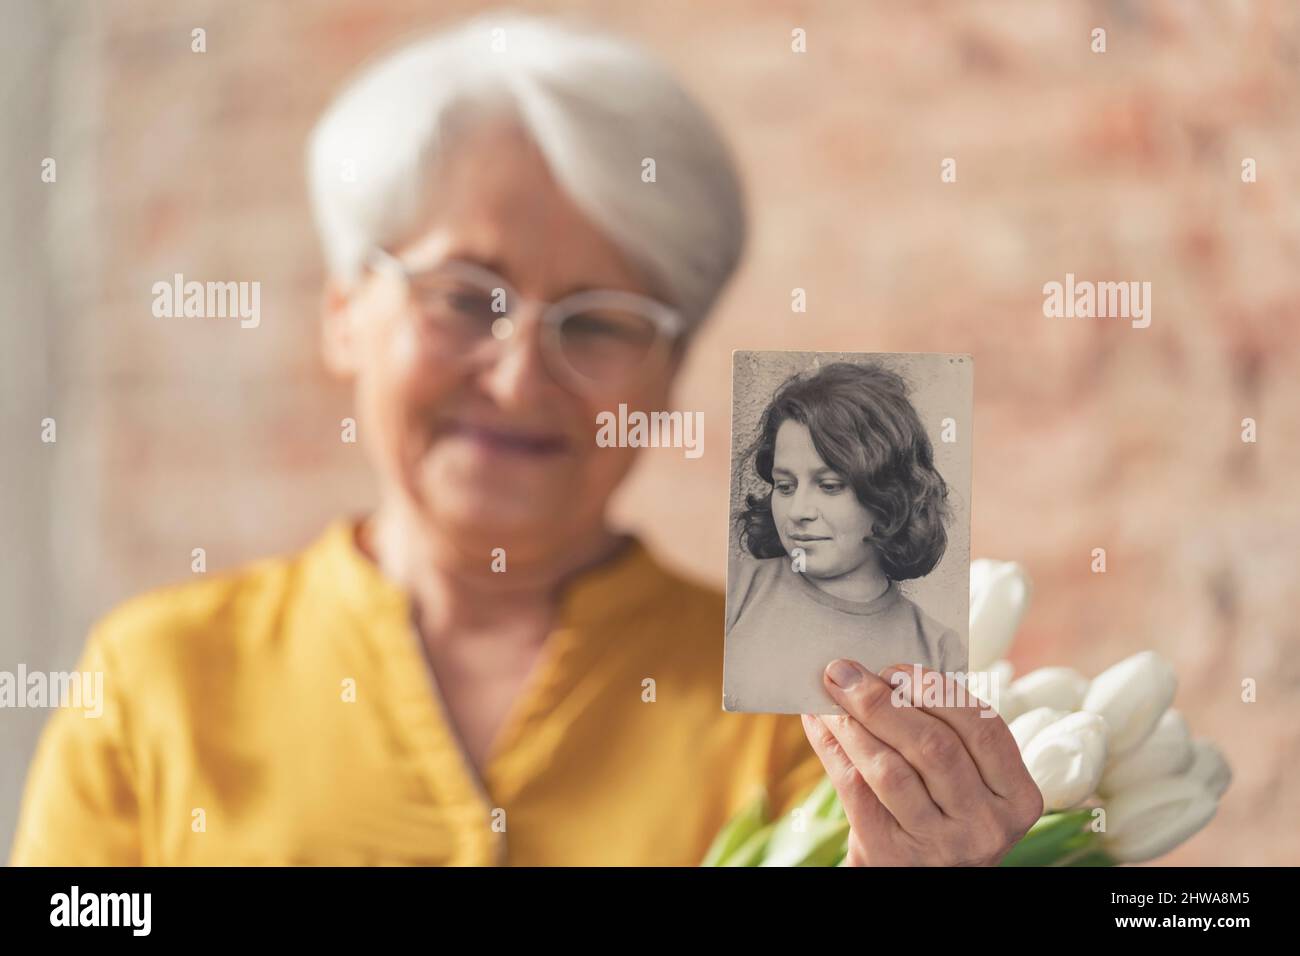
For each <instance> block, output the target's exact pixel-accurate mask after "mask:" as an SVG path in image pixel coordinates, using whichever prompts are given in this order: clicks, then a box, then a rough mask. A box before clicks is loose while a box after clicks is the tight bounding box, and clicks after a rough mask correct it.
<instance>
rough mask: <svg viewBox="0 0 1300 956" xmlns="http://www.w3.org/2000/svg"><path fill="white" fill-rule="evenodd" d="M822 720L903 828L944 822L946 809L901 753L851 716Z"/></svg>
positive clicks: (920, 829) (919, 828) (916, 829)
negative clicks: (937, 804)
mask: <svg viewBox="0 0 1300 956" xmlns="http://www.w3.org/2000/svg"><path fill="white" fill-rule="evenodd" d="M822 723H823V724H825V725H826V729H827V730H829V731H830V732H831V734H832V736H834V738H835V740H836V742H838V743H839V745H840V747H841V749H842V750H843V751H844V753H845V754H846V755H847V756H848V758H849V760H851V761H852V762H853V765H854V766H855V767H857V768H858V773H860V774H861V775H862V779H864V780H865V781H866V782H867V786H869V787H870V788H871V790H872V792H873V793H875V795H876V797H877V798H878V799H879V800H880V802H881V803H882V804H883V805H884V807H885V809H886V810H888V811H889V813H890V815H891V816H892V817H893V818H894V819H895V820H897V821H898V825H899V826H900V827H902V828H903V829H904V830H906V831H908V832H909V833H921V832H926V831H927V830H929V829H933V828H934V827H935V826H937V825H938V824H939V823H940V822H942V819H943V812H942V811H941V810H940V809H939V807H937V806H936V805H935V802H934V800H933V798H932V797H931V796H930V792H929V791H928V790H927V789H926V787H925V783H924V782H923V781H922V780H921V777H920V775H919V774H918V773H917V772H916V769H915V768H914V767H913V766H912V765H911V764H909V763H908V762H907V760H906V759H905V758H904V757H903V755H902V754H900V753H899V752H898V751H896V750H895V749H894V748H892V747H890V746H888V745H886V744H885V743H883V742H882V741H881V740H880V738H878V737H876V736H875V734H873V733H871V731H869V730H867V728H865V727H863V726H862V724H860V723H859V722H858V720H857V719H856V718H855V717H853V716H851V715H849V716H826V717H823V718H822Z"/></svg>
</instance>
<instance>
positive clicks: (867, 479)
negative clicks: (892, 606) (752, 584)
mask: <svg viewBox="0 0 1300 956" xmlns="http://www.w3.org/2000/svg"><path fill="white" fill-rule="evenodd" d="M789 419H793V420H794V421H796V422H799V423H800V424H802V425H804V426H806V427H807V428H808V431H809V432H810V433H811V435H812V441H813V445H814V447H815V448H816V449H817V454H819V455H820V456H821V458H822V460H823V461H824V462H826V464H827V465H828V466H830V467H831V468H833V469H834V470H835V471H836V472H838V473H839V475H840V477H841V478H843V479H844V481H845V482H847V483H848V485H849V486H850V487H852V488H853V490H854V492H855V494H856V495H857V499H858V501H859V502H861V504H862V505H863V506H864V507H866V508H868V509H870V510H871V512H872V513H873V514H874V515H875V516H876V518H877V520H876V522H875V524H874V525H873V537H872V539H871V540H872V543H873V545H874V546H875V548H876V551H877V553H878V554H879V556H880V566H881V569H882V570H883V571H884V573H885V574H886V575H887V576H888V577H889V578H890V579H891V580H894V581H906V580H909V579H911V578H922V577H925V576H926V575H927V574H929V573H930V572H931V571H933V570H934V568H935V566H936V565H937V564H938V563H939V560H940V559H941V558H942V557H943V553H944V550H945V549H946V548H947V546H948V533H947V531H946V530H945V529H944V524H945V523H946V521H947V520H948V505H947V499H948V486H947V484H946V483H945V482H944V480H943V476H942V475H940V474H939V472H938V471H936V470H935V467H934V449H933V448H932V446H931V445H930V437H929V435H927V434H926V431H925V428H924V427H923V426H922V424H921V420H920V418H919V417H918V416H917V414H916V409H915V408H913V407H912V403H911V402H910V401H909V400H908V397H907V383H906V382H904V381H903V379H902V377H901V376H899V375H898V374H896V373H894V372H891V371H890V370H889V369H886V368H883V367H882V366H879V365H873V364H864V365H856V364H851V363H848V362H836V363H834V364H832V365H827V366H824V367H823V368H821V369H820V370H818V371H817V372H815V373H812V374H807V373H804V374H800V375H795V376H793V377H791V378H789V379H787V380H786V382H785V383H784V384H782V386H781V388H780V389H779V390H778V391H777V393H776V395H775V396H774V397H773V398H772V402H771V404H769V405H768V407H767V410H766V411H765V412H764V413H763V420H762V423H761V425H760V427H759V434H758V438H757V439H756V440H755V441H754V444H753V445H752V446H750V449H749V451H748V453H747V454H746V458H752V459H753V461H754V470H755V472H756V473H757V474H758V477H760V478H762V479H763V481H765V482H767V484H768V486H769V488H768V490H767V492H766V493H765V494H761V495H760V494H749V495H746V497H745V504H746V508H745V510H744V511H743V512H742V513H741V514H739V515H737V516H736V520H737V522H738V523H739V524H740V525H741V534H740V537H741V543H742V544H743V545H744V547H746V548H747V549H748V550H749V552H750V553H751V554H752V555H754V557H756V558H775V557H780V556H781V555H783V554H785V548H784V547H783V546H782V544H781V539H780V537H779V536H778V534H777V530H776V523H775V521H774V520H773V518H772V489H771V487H770V486H771V485H772V458H773V456H774V454H775V451H776V433H777V429H779V428H780V427H781V424H782V423H783V422H785V421H787V420H789Z"/></svg>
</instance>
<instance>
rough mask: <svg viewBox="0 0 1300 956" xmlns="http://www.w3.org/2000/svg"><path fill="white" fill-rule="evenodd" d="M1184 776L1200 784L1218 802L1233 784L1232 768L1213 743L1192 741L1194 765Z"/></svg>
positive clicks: (1198, 740)
mask: <svg viewBox="0 0 1300 956" xmlns="http://www.w3.org/2000/svg"><path fill="white" fill-rule="evenodd" d="M1183 776H1184V777H1186V778H1187V779H1188V780H1192V781H1194V782H1196V783H1199V784H1200V785H1201V786H1203V787H1204V788H1205V789H1206V790H1207V791H1209V793H1210V795H1211V796H1213V797H1214V798H1215V799H1216V800H1217V799H1218V798H1219V797H1221V796H1223V792H1224V791H1225V790H1227V789H1228V784H1230V783H1232V768H1231V767H1229V766H1228V761H1226V760H1225V759H1224V758H1223V751H1221V750H1220V749H1219V748H1218V747H1217V746H1216V745H1215V744H1214V742H1213V741H1209V740H1205V739H1197V740H1193V741H1192V763H1191V766H1190V767H1188V768H1187V770H1186V772H1184V774H1183Z"/></svg>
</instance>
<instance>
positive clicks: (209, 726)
mask: <svg viewBox="0 0 1300 956" xmlns="http://www.w3.org/2000/svg"><path fill="white" fill-rule="evenodd" d="M409 621H410V606H409V604H408V601H407V598H406V596H405V594H404V593H403V592H402V591H401V590H400V589H398V588H397V587H396V586H395V585H393V584H392V583H391V582H389V581H388V580H387V579H385V578H384V577H383V576H382V575H381V574H380V572H379V570H378V569H377V568H376V567H375V566H374V564H372V563H371V562H370V561H369V560H368V559H367V558H366V557H365V556H364V555H363V554H362V553H361V552H360V551H359V550H358V549H357V548H356V546H355V544H354V539H353V527H352V525H351V523H349V522H346V521H338V522H336V523H335V524H333V525H331V526H330V528H329V529H328V530H327V531H326V533H324V534H323V535H322V536H321V537H320V539H318V540H317V541H316V542H315V543H314V544H312V545H311V546H310V547H308V548H307V549H306V550H305V551H303V552H302V553H300V554H298V555H296V556H292V557H288V558H277V559H270V560H265V561H260V562H257V563H254V564H250V565H248V566H246V567H244V568H242V569H240V570H238V571H236V572H234V573H232V574H228V575H223V576H213V577H211V578H204V579H200V580H199V581H196V582H195V583H191V584H185V585H181V586H178V587H172V588H167V589H161V590H158V591H154V592H151V593H149V594H146V595H144V596H142V597H138V598H136V599H134V600H131V601H128V602H127V603H125V604H124V605H122V606H120V607H119V608H117V609H115V610H114V611H112V612H111V613H110V614H108V615H107V616H106V617H105V618H104V619H103V620H102V621H101V622H100V623H99V624H98V625H97V626H96V627H95V629H94V630H93V631H92V632H91V634H90V636H89V638H88V640H87V643H86V647H85V650H84V652H83V654H82V659H81V661H80V663H79V664H78V669H79V670H81V671H92V672H93V671H102V672H103V674H104V684H103V686H104V691H103V697H104V703H103V712H102V715H101V716H100V717H98V718H94V717H89V716H86V715H85V714H83V713H82V712H80V711H78V710H75V709H72V708H66V707H65V708H62V709H59V710H56V711H54V712H53V713H52V715H51V717H50V719H49V721H48V723H47V725H46V727H45V730H44V732H43V734H42V737H41V740H40V743H39V745H38V747H37V751H36V755H35V757H34V759H33V762H32V765H31V768H30V771H29V775H28V779H27V784H26V791H25V794H24V799H23V807H22V811H21V815H20V818H19V824H18V829H17V832H16V834H15V838H14V845H13V853H12V859H11V862H12V863H13V864H15V865H133V864H145V865H155V864H158V865H204V864H210V865H248V864H252V865H264V864H265V865H280V864H289V865H293V864H308V865H351V864H358V865H367V864H398V865H400V864H419V865H427V864H453V865H492V864H510V865H525V866H534V865H686V866H693V865H695V864H697V863H698V862H699V861H700V859H701V858H702V857H703V855H704V852H705V850H706V848H707V847H708V845H709V842H710V840H711V839H712V837H713V835H714V834H715V833H716V832H717V830H718V828H719V827H721V826H722V824H723V823H724V822H725V821H726V820H727V819H728V818H729V817H730V816H731V815H732V814H733V813H734V812H735V811H736V810H738V809H739V808H740V807H741V806H742V805H743V804H744V803H745V802H746V801H747V800H748V799H749V798H750V797H751V796H752V794H753V793H754V790H755V788H756V787H758V786H759V785H764V786H766V787H767V788H768V790H769V793H770V794H771V797H772V802H773V805H774V808H775V809H776V810H778V811H781V812H784V811H785V810H787V809H789V808H790V807H791V806H793V805H794V804H795V803H796V802H797V801H798V799H799V798H800V797H802V795H803V794H804V793H805V792H806V791H807V790H808V789H810V788H811V787H812V786H813V784H814V783H815V782H816V781H817V780H818V779H820V778H821V776H822V773H823V771H822V767H821V763H820V762H819V760H818V759H817V756H816V754H815V753H814V752H813V750H812V748H811V747H810V746H809V744H808V742H807V739H806V738H805V736H804V732H803V727H802V725H801V723H800V720H799V718H798V716H795V715H774V714H736V713H726V712H724V711H723V710H722V708H721V699H722V650H723V598H722V596H721V595H720V594H717V593H715V592H713V591H711V590H708V589H705V588H702V587H699V586H697V585H695V584H692V583H690V582H688V581H686V580H684V579H682V578H680V577H677V576H676V575H674V574H672V573H670V572H669V571H667V570H666V569H664V568H663V567H662V566H661V565H660V564H659V563H658V562H657V561H656V560H655V559H654V557H653V556H652V555H651V554H650V553H649V552H648V551H647V550H646V548H645V547H644V545H643V544H642V543H641V542H639V541H633V542H632V544H631V546H630V547H629V548H627V549H626V550H625V551H624V552H622V553H621V554H620V556H619V557H617V558H616V559H614V560H613V561H611V562H610V563H608V564H606V565H604V566H602V567H600V568H597V569H595V570H594V571H591V572H589V573H587V574H585V575H584V576H581V577H579V578H577V579H576V580H575V581H574V582H573V583H572V584H570V585H569V586H568V587H567V588H566V590H565V591H564V593H563V596H562V601H561V611H560V616H559V619H558V624H557V626H556V628H555V630H554V631H553V632H552V633H551V634H550V635H548V637H547V640H546V643H545V645H544V647H543V650H542V654H541V657H540V659H539V663H538V664H537V666H536V669H535V670H534V671H533V673H531V674H530V675H529V678H528V682H527V683H526V685H525V688H524V690H523V691H522V692H521V695H520V697H519V698H518V699H516V700H515V702H514V705H513V710H512V711H511V713H510V714H509V716H508V717H507V719H506V722H505V724H504V726H503V727H502V729H501V731H500V733H499V735H498V737H497V739H496V741H495V743H494V749H493V752H492V755H491V757H490V759H489V761H488V764H487V767H486V770H485V772H484V774H483V777H482V779H479V778H478V775H477V774H476V773H475V772H474V771H473V769H472V765H471V764H470V763H469V762H468V761H467V760H466V759H465V758H464V756H463V752H462V750H461V748H460V745H459V742H458V740H457V737H456V734H455V731H454V729H453V727H452V726H451V724H450V723H449V721H448V720H447V718H446V715H445V711H444V709H443V707H442V705H441V702H440V697H439V694H438V690H437V685H436V682H435V681H434V679H433V675H432V672H431V669H430V668H429V667H428V665H427V662H426V659H425V657H424V655H423V652H422V649H421V647H420V645H419V643H418V642H419V638H418V637H417V636H416V634H415V632H414V630H413V629H412V627H411V626H410V623H409ZM651 682H653V683H651Z"/></svg>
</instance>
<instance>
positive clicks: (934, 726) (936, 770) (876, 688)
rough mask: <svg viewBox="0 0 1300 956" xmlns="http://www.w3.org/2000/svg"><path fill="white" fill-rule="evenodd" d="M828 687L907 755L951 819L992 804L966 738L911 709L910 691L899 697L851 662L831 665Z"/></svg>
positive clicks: (872, 729) (864, 722)
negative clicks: (962, 738) (963, 740)
mask: <svg viewBox="0 0 1300 956" xmlns="http://www.w3.org/2000/svg"><path fill="white" fill-rule="evenodd" d="M841 665H843V666H841ZM903 676H904V677H906V676H907V675H903ZM823 681H824V683H825V685H826V690H827V692H828V693H830V694H831V696H832V697H833V698H834V699H835V702H836V703H837V704H839V705H840V706H841V707H843V708H844V709H845V710H846V711H847V712H848V713H849V714H851V715H852V716H853V717H855V718H857V720H858V721H860V722H861V724H862V726H863V727H864V728H865V729H866V730H867V731H869V732H870V733H871V734H873V735H874V736H875V737H876V738H877V739H878V740H879V741H880V742H881V743H883V744H884V745H886V746H888V747H891V748H893V749H894V750H895V751H897V752H898V753H899V754H901V755H902V757H903V759H904V760H905V761H906V762H907V763H908V764H910V765H911V767H912V768H913V770H914V771H915V772H916V773H917V774H918V775H919V777H918V779H919V780H920V781H921V784H922V786H923V787H924V788H925V789H926V790H927V791H928V792H929V794H930V797H931V799H932V801H933V803H935V804H936V805H937V806H938V807H939V809H940V810H942V811H943V813H944V814H945V815H946V816H949V817H954V818H967V817H970V816H973V815H974V814H975V812H976V811H977V810H978V809H979V805H980V803H981V802H982V801H984V800H985V799H987V797H986V795H987V794H988V788H987V787H986V786H985V785H984V781H983V779H982V778H981V777H980V774H979V771H978V770H977V769H976V768H975V763H974V761H972V760H971V757H970V754H968V753H967V752H966V745H965V744H964V743H963V742H962V740H961V738H960V737H958V736H957V734H956V733H954V732H953V730H952V728H951V727H949V726H948V725H947V724H945V723H944V722H943V721H942V720H939V719H938V718H937V717H935V716H933V715H931V714H928V713H926V712H925V711H924V710H922V709H921V708H919V707H916V706H912V705H911V694H910V693H908V692H907V688H906V687H902V688H899V689H898V690H897V691H896V690H895V687H893V686H891V685H890V683H888V682H886V681H885V680H884V679H882V678H880V677H877V676H876V675H875V674H873V673H871V671H869V670H868V669H867V668H866V667H864V666H863V665H861V664H859V663H857V662H856V661H848V660H839V661H832V662H831V663H830V665H829V666H827V668H826V672H825V674H824V675H823ZM837 681H839V682H842V683H837ZM832 729H833V725H832ZM846 749H847V748H846ZM849 755H850V756H852V755H853V751H852V750H849Z"/></svg>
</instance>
